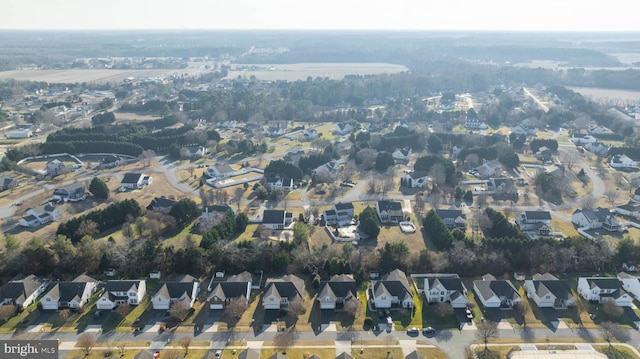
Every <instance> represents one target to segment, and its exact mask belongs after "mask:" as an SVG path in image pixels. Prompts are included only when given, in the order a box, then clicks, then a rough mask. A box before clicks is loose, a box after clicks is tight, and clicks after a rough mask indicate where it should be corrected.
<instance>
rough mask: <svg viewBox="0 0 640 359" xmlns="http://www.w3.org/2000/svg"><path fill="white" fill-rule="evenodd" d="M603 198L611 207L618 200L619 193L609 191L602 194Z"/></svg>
mask: <svg viewBox="0 0 640 359" xmlns="http://www.w3.org/2000/svg"><path fill="white" fill-rule="evenodd" d="M604 196H605V197H606V198H607V201H609V204H611V207H613V206H614V204H615V203H616V201H617V200H618V197H619V196H620V193H619V192H618V191H617V190H610V191H606V192H605V193H604Z"/></svg>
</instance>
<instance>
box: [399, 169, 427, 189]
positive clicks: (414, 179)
mask: <svg viewBox="0 0 640 359" xmlns="http://www.w3.org/2000/svg"><path fill="white" fill-rule="evenodd" d="M402 183H403V185H404V186H406V187H409V188H427V186H428V185H429V175H428V174H427V172H425V171H413V172H409V173H407V174H405V175H404V177H402Z"/></svg>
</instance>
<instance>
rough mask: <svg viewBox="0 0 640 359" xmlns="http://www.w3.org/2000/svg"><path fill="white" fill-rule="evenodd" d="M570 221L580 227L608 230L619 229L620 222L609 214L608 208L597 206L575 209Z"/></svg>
mask: <svg viewBox="0 0 640 359" xmlns="http://www.w3.org/2000/svg"><path fill="white" fill-rule="evenodd" d="M571 222H572V223H573V224H575V225H577V226H579V227H580V228H587V229H595V228H604V229H606V230H607V231H610V232H616V231H619V230H620V223H619V222H618V220H617V219H616V218H615V217H614V216H613V215H612V214H611V212H610V211H609V209H607V208H602V207H598V208H596V209H593V210H592V209H576V210H575V212H573V215H571Z"/></svg>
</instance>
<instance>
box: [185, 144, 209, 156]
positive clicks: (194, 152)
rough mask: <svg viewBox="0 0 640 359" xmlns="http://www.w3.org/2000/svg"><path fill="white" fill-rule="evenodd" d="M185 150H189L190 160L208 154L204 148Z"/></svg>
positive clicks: (197, 147) (195, 147)
mask: <svg viewBox="0 0 640 359" xmlns="http://www.w3.org/2000/svg"><path fill="white" fill-rule="evenodd" d="M187 150H189V157H191V158H202V157H204V156H206V155H207V153H208V150H207V148H206V147H204V146H194V147H187Z"/></svg>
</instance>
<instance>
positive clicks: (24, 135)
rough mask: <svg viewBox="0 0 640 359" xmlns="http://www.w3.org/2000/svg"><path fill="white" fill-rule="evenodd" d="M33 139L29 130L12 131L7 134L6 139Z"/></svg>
mask: <svg viewBox="0 0 640 359" xmlns="http://www.w3.org/2000/svg"><path fill="white" fill-rule="evenodd" d="M29 137H33V132H31V130H12V131H9V132H7V139H14V138H29Z"/></svg>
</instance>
